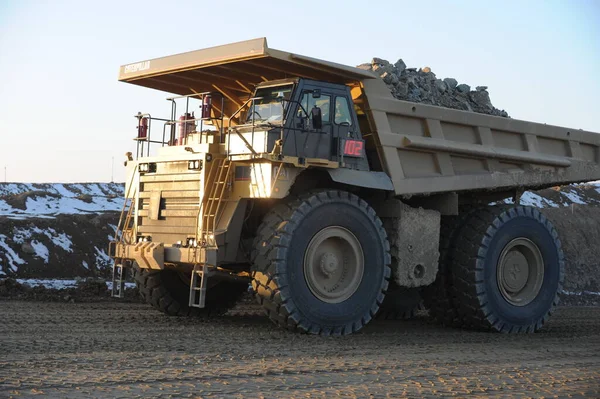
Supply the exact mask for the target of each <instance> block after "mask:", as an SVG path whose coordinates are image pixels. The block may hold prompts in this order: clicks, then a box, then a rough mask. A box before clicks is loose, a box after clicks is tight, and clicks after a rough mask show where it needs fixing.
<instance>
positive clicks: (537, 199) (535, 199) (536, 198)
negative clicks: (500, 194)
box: [504, 191, 559, 208]
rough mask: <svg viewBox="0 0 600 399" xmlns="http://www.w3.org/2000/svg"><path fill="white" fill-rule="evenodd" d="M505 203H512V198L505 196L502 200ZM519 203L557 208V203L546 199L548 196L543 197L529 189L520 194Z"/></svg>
mask: <svg viewBox="0 0 600 399" xmlns="http://www.w3.org/2000/svg"><path fill="white" fill-rule="evenodd" d="M504 203H505V204H512V203H513V200H512V198H507V199H505V200H504ZM520 204H521V205H525V206H533V207H536V208H558V207H559V205H558V204H557V203H556V202H554V201H552V200H550V199H548V198H544V197H542V196H541V195H539V194H536V193H534V192H531V191H526V192H524V193H523V195H522V196H521V202H520Z"/></svg>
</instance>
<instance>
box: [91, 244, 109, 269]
mask: <svg viewBox="0 0 600 399" xmlns="http://www.w3.org/2000/svg"><path fill="white" fill-rule="evenodd" d="M94 249H95V250H96V265H106V264H110V263H111V257H110V256H108V254H107V253H106V252H105V251H104V250H103V249H98V247H94Z"/></svg>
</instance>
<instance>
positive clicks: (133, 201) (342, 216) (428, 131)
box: [110, 39, 600, 335]
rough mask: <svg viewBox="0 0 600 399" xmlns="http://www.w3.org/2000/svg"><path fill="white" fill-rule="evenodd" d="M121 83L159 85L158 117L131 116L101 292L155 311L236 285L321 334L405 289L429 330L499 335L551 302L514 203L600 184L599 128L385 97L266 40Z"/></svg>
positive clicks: (559, 263) (538, 242)
mask: <svg viewBox="0 0 600 399" xmlns="http://www.w3.org/2000/svg"><path fill="white" fill-rule="evenodd" d="M119 80H121V81H124V82H127V83H131V84H136V85H139V86H145V87H149V88H153V89H157V90H160V91H164V92H168V93H173V94H175V95H176V96H175V97H172V98H169V101H170V102H171V104H172V110H171V115H170V117H169V118H162V119H161V118H156V117H153V116H151V115H149V114H138V115H137V116H136V118H137V121H138V134H137V137H136V141H137V154H136V157H135V159H134V157H133V156H132V155H133V154H129V155H128V158H129V159H128V160H127V161H126V170H127V174H126V176H127V177H126V189H125V191H126V203H125V206H124V209H123V212H122V216H121V221H120V223H119V228H118V231H117V234H116V236H115V240H114V241H113V242H111V243H110V253H111V256H112V257H113V258H114V259H115V266H114V270H113V276H114V278H113V280H114V281H113V289H114V292H113V294H114V295H115V296H119V295H122V293H123V273H124V270H125V269H126V268H132V269H133V270H134V273H135V279H136V283H137V284H138V286H139V289H140V292H141V294H142V296H143V297H144V298H145V300H146V301H147V302H148V303H150V304H151V305H152V306H154V307H156V308H157V309H159V310H161V311H163V312H165V313H167V314H172V315H196V316H203V315H210V314H219V313H223V312H225V311H226V310H227V309H228V308H230V307H231V306H233V305H234V304H235V302H236V300H237V299H238V298H239V297H240V295H242V294H243V293H244V292H245V291H246V290H247V289H248V284H249V283H250V284H251V287H252V291H253V294H254V296H255V297H256V299H257V300H258V302H259V303H260V305H261V306H262V307H263V308H264V310H265V312H266V314H267V315H268V317H269V318H270V319H271V320H272V321H273V322H275V323H276V324H277V325H279V326H281V327H284V328H288V329H292V330H300V331H304V332H309V333H315V334H323V335H330V334H335V335H339V334H349V333H352V332H355V331H357V330H359V329H360V328H362V327H363V326H364V325H366V324H367V323H368V322H369V321H370V320H371V319H373V318H374V317H376V316H378V315H381V314H385V315H388V316H389V315H392V316H407V315H409V314H410V313H411V312H412V311H413V310H414V309H415V308H416V307H417V306H418V305H419V304H420V302H421V299H423V300H424V302H425V304H426V306H427V307H428V308H429V311H430V314H431V315H432V316H433V317H434V318H436V319H437V320H439V321H440V322H442V323H444V324H447V325H456V326H467V327H472V328H478V329H489V330H495V331H502V332H533V331H536V330H538V329H539V328H541V327H542V325H543V324H544V322H545V321H546V320H547V318H548V317H549V315H550V313H551V311H552V309H553V307H554V306H556V304H557V302H558V298H559V294H560V291H561V283H562V280H563V262H564V259H563V253H562V250H561V245H560V240H559V237H558V236H557V233H556V230H555V228H554V227H553V226H552V224H551V223H550V222H549V221H548V220H547V219H546V218H545V217H544V216H543V215H542V214H541V213H540V212H539V211H538V210H537V209H534V208H531V207H525V206H520V205H518V203H519V198H520V195H521V194H522V192H523V190H528V189H534V188H535V189H537V188H544V187H550V186H556V185H561V184H567V183H574V182H584V181H590V180H598V179H600V164H599V162H600V135H598V134H596V133H592V132H586V131H582V130H575V129H567V128H562V127H556V126H549V125H545V124H538V123H530V122H525V121H519V120H513V119H509V118H501V117H495V116H488V115H483V114H476V113H472V112H465V111H459V110H453V109H447V108H442V107H436V106H430V105H423V104H415V103H410V102H406V101H400V100H397V99H394V98H393V97H392V95H391V94H390V92H389V90H388V88H387V87H386V86H385V84H384V82H383V81H382V80H381V79H380V78H379V77H377V76H375V75H373V74H372V73H370V72H368V71H365V70H362V69H359V68H353V67H349V66H344V65H340V64H335V63H332V62H327V61H323V60H318V59H314V58H310V57H305V56H301V55H297V54H291V53H287V52H283V51H279V50H275V49H271V48H269V47H268V46H267V42H266V39H256V40H250V41H245V42H240V43H234V44H229V45H225V46H219V47H213V48H209V49H204V50H198V51H193V52H189V53H184V54H179V55H174V56H169V57H164V58H159V59H152V60H149V61H143V62H139V63H135V64H129V65H125V66H122V67H121V69H120V75H119ZM192 100H195V101H197V102H198V104H199V105H198V107H197V108H194V107H192V108H194V109H193V111H194V112H192V113H190V111H191V110H192V109H191V108H190V102H193V101H192ZM178 101H179V104H180V105H181V104H182V101H183V102H184V103H185V104H186V106H185V107H186V109H185V112H183V111H184V110H183V109H182V108H181V107H180V108H179V109H178V108H177V107H178V105H177V104H178ZM179 113H182V114H183V116H181V117H179V118H178V115H179ZM507 198H512V199H513V200H514V205H500V206H490V205H488V204H490V203H495V202H500V203H503V202H502V200H504V199H507Z"/></svg>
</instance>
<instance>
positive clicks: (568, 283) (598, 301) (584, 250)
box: [543, 205, 600, 305]
mask: <svg viewBox="0 0 600 399" xmlns="http://www.w3.org/2000/svg"><path fill="white" fill-rule="evenodd" d="M543 213H544V214H545V215H546V216H547V217H548V218H549V219H550V220H551V221H552V223H553V224H554V226H555V227H556V229H557V230H558V234H559V236H560V240H561V243H562V247H563V251H564V253H565V282H564V285H563V289H564V290H565V291H566V293H567V294H571V295H565V296H564V297H563V298H565V299H564V300H565V302H566V303H573V302H575V303H579V302H581V301H583V300H585V302H584V303H586V304H589V305H600V294H599V293H600V207H596V206H584V205H575V206H573V207H571V208H550V209H544V210H543Z"/></svg>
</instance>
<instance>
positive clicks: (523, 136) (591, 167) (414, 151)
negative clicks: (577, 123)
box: [363, 79, 600, 195]
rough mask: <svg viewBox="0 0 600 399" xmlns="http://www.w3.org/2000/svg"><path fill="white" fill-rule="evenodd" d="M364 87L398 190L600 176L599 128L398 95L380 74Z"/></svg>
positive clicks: (527, 185)
mask: <svg viewBox="0 0 600 399" xmlns="http://www.w3.org/2000/svg"><path fill="white" fill-rule="evenodd" d="M363 90H364V93H365V95H366V99H367V102H368V108H369V111H368V112H367V115H368V116H369V117H370V118H371V122H372V123H371V126H374V127H375V128H376V129H377V131H376V134H375V137H376V140H378V141H379V143H377V144H378V145H379V154H380V157H381V158H382V160H383V162H382V163H383V165H384V168H385V171H386V172H387V173H388V174H389V175H390V177H391V178H392V181H393V183H394V187H395V191H396V194H397V195H406V194H426V193H437V192H446V191H462V190H481V189H495V190H502V189H512V188H524V189H527V188H537V187H544V186H549V185H560V184H567V183H574V182H579V181H590V180H598V179H600V134H597V133H592V132H587V131H583V130H574V129H567V128H562V127H557V126H551V125H545V124H540V123H533V122H525V121H520V120H515V119H510V118H502V117H496V116H490V115H484V114H477V113H473V112H465V111H459V110H453V109H449V108H442V107H436V106H431V105H423V104H415V103H410V102H406V101H400V100H396V99H394V98H393V97H392V96H391V94H390V92H389V89H388V88H387V87H386V86H385V84H384V83H383V81H381V80H379V79H370V80H364V81H363Z"/></svg>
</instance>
